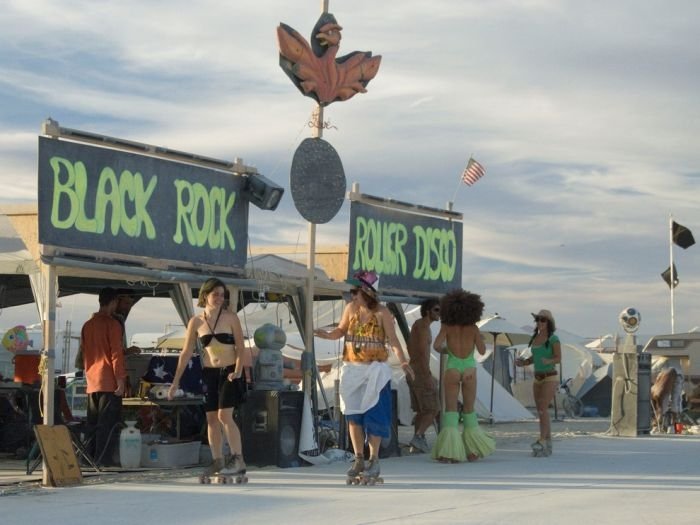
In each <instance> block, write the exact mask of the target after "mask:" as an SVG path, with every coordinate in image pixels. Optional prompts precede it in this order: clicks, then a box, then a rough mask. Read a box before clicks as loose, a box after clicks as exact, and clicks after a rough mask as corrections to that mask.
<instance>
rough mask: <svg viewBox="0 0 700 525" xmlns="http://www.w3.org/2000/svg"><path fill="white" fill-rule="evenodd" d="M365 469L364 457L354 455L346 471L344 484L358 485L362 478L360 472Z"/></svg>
mask: <svg viewBox="0 0 700 525" xmlns="http://www.w3.org/2000/svg"><path fill="white" fill-rule="evenodd" d="M364 470H365V458H364V457H362V456H355V461H353V463H352V466H351V467H350V468H349V469H348V471H347V472H346V474H347V476H348V478H347V479H346V480H345V484H346V485H359V484H360V481H361V479H362V473H363V472H364Z"/></svg>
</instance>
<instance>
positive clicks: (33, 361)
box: [14, 353, 41, 385]
mask: <svg viewBox="0 0 700 525" xmlns="http://www.w3.org/2000/svg"><path fill="white" fill-rule="evenodd" d="M14 360H15V377H14V381H15V383H24V384H27V385H33V384H34V383H41V375H40V374H39V362H40V361H41V354H39V353H32V354H19V353H18V354H17V355H15V359H14Z"/></svg>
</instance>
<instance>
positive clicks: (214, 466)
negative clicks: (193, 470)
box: [199, 458, 224, 485]
mask: <svg viewBox="0 0 700 525" xmlns="http://www.w3.org/2000/svg"><path fill="white" fill-rule="evenodd" d="M223 468H224V459H223V458H217V459H215V460H214V461H212V462H211V464H210V465H209V466H208V467H207V468H205V469H204V472H202V473H201V474H200V475H199V482H200V483H202V484H204V485H208V484H209V483H211V479H212V477H214V476H217V475H218V474H219V472H220V471H221V469H223Z"/></svg>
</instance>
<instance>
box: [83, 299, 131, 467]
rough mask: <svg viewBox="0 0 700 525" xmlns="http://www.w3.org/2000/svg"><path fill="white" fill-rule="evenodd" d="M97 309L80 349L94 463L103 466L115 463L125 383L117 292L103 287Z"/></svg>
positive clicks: (88, 322) (85, 329)
mask: <svg viewBox="0 0 700 525" xmlns="http://www.w3.org/2000/svg"><path fill="white" fill-rule="evenodd" d="M99 302H100V309H99V311H98V312H96V313H95V314H93V316H92V318H90V320H88V321H87V322H86V323H85V324H84V325H83V328H82V330H81V332H80V346H81V347H82V349H83V362H84V366H85V379H86V380H87V389H86V393H87V395H88V410H87V420H88V423H89V424H90V425H92V426H94V427H95V440H94V442H93V443H94V444H93V446H94V450H91V451H90V452H92V454H93V457H94V458H95V462H96V463H99V464H101V465H104V466H113V465H116V462H115V461H114V457H113V455H114V452H115V445H116V443H118V442H119V432H117V431H116V428H117V425H118V424H119V418H120V415H121V408H122V396H123V395H124V388H125V385H126V369H125V368H124V346H123V343H122V328H121V325H120V324H119V322H118V321H117V320H116V319H114V317H113V314H114V310H115V308H116V307H117V291H116V290H115V289H114V288H109V287H107V288H103V289H102V290H100V295H99Z"/></svg>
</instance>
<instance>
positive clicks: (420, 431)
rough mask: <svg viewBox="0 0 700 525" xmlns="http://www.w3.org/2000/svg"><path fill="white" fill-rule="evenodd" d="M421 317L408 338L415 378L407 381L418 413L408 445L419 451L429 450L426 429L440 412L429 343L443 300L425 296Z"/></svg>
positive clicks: (413, 407)
mask: <svg viewBox="0 0 700 525" xmlns="http://www.w3.org/2000/svg"><path fill="white" fill-rule="evenodd" d="M420 315H421V317H420V319H418V320H417V321H416V322H415V323H413V326H412V327H411V336H410V338H409V340H408V355H409V357H410V359H411V367H412V368H413V371H414V373H415V374H416V377H415V379H413V380H412V381H409V382H408V387H409V390H410V392H411V408H412V409H413V411H414V412H415V413H416V416H415V420H414V423H413V426H414V430H415V433H414V434H413V438H412V439H411V442H410V443H409V445H410V446H411V447H412V448H413V449H414V450H418V451H420V452H423V453H426V452H430V447H428V442H427V441H426V439H425V431H426V430H428V428H429V427H430V425H432V424H434V423H435V418H436V417H438V415H439V414H440V401H439V399H438V385H437V380H436V379H435V378H434V377H433V374H432V373H431V372H430V345H431V343H432V342H433V334H432V333H431V332H430V325H431V324H432V323H434V322H435V321H439V320H440V301H438V300H437V299H426V300H425V301H423V302H422V303H421V305H420Z"/></svg>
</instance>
